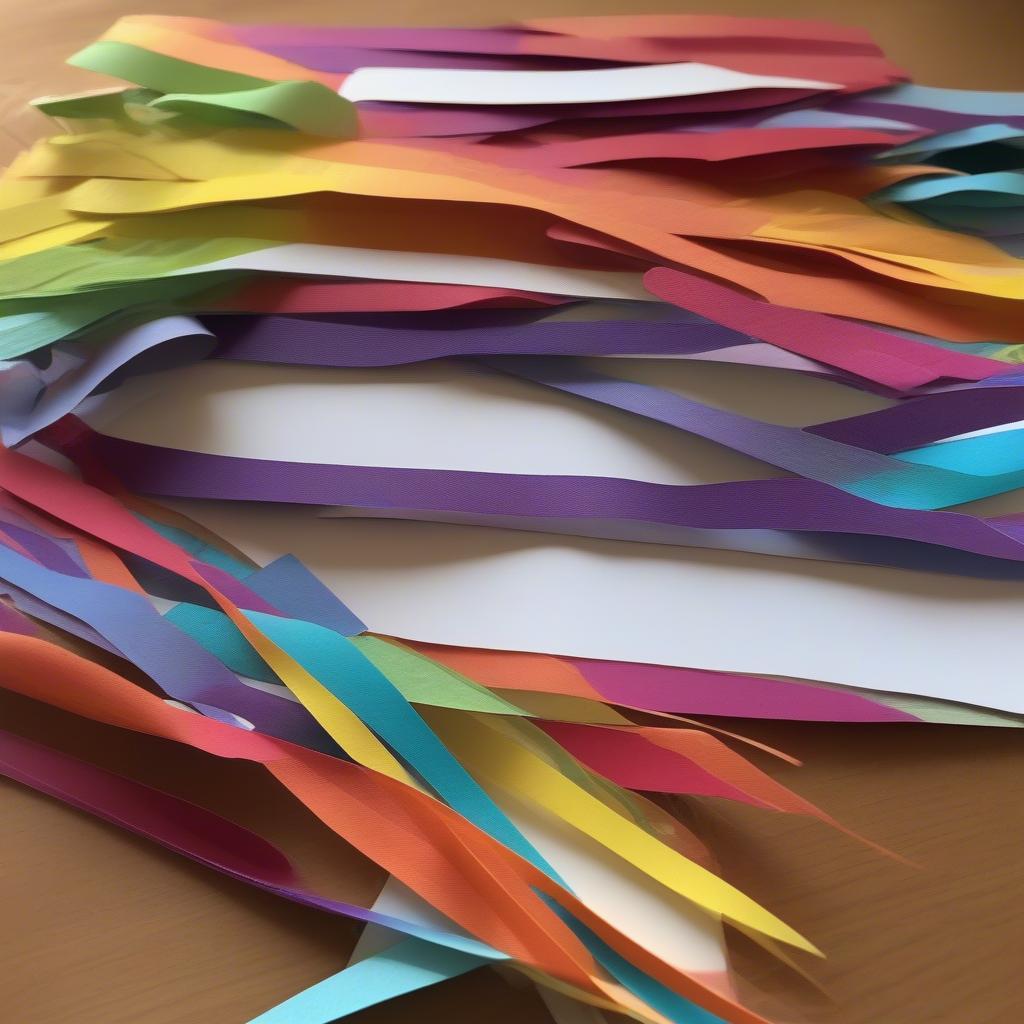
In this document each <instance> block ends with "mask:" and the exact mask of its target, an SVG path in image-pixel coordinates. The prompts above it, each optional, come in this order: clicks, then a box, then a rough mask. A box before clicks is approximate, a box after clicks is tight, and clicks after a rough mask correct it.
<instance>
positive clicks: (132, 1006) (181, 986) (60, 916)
mask: <svg viewBox="0 0 1024 1024" xmlns="http://www.w3.org/2000/svg"><path fill="white" fill-rule="evenodd" d="M631 8H633V9H635V10H650V11H654V10H660V11H673V12H682V11H693V12H700V11H702V10H703V11H709V10H713V11H715V12H716V13H729V14H755V15H760V16H769V15H777V16H790V17H801V16H803V17H832V18H834V19H836V20H842V21H847V22H850V23H854V24H859V25H862V26H864V27H866V28H868V29H870V30H871V31H872V32H873V33H874V34H875V36H876V38H877V39H878V40H879V41H880V42H881V43H882V45H883V46H884V47H885V48H886V50H887V51H888V52H889V53H890V55H891V56H892V57H893V58H894V59H896V60H897V61H900V62H902V63H903V64H904V65H905V66H906V67H908V68H909V69H910V70H911V72H912V73H913V74H914V77H915V78H916V79H917V80H918V81H920V82H923V83H925V84H930V85H940V86H962V87H971V88H988V89H1024V69H1022V67H1021V52H1020V51H1021V43H1022V41H1024V40H1022V37H1021V25H1022V16H1021V11H1020V5H1019V4H1018V3H1015V2H1013V0H1006V2H1002V0H974V2H967V0H860V2H858V3H842V2H838V0H804V2H799V0H789V2H787V0H763V2H758V0H748V2H746V3H741V2H730V3H721V4H718V3H715V2H714V0H705V2H704V3H703V4H701V3H697V4H693V3H679V2H668V3H665V2H662V3H658V2H655V0H647V2H640V3H637V4H636V6H635V7H634V5H633V4H631V3H630V2H629V0H618V2H616V0H610V2H604V0H558V2H555V3H552V2H544V0H520V2H519V3H516V4H512V3H506V2H502V0H482V2H478V3H475V4H469V3H466V2H465V0H443V2H442V0H433V2H429V3H417V2H416V0H393V2H391V3H389V4H387V5H382V6H379V7H378V8H370V7H368V8H363V7H361V6H360V5H357V4H355V3H351V2H340V3H339V2H334V3H318V2H316V0H296V2H293V3H290V4H273V3H269V2H254V0H253V2H244V0H243V2H231V0H222V2H221V3H219V4H217V5H214V6H213V7H211V5H209V4H205V3H201V2H198V0H180V2H177V3H156V4H151V5H149V7H148V10H147V8H146V7H143V8H142V9H143V10H147V13H168V14H170V13H175V14H190V15H205V16H213V17H218V18H221V19H224V20H237V21H245V20H250V21H257V20H262V21H272V20H292V21H307V22H333V23H343V22H346V21H347V22H349V23H352V24H372V23H375V22H380V23H384V22H388V23H395V24H400V23H406V24H453V25H458V24H473V23H484V22H488V21H490V22H499V21H502V20H504V21H509V20H513V19H515V18H522V17H527V16H539V15H545V14H547V15H553V14H567V13H577V14H579V13H613V12H615V11H624V10H629V9H631ZM0 12H2V14H3V21H2V24H3V28H4V31H3V34H2V36H0V54H2V56H3V62H2V64H0V158H2V159H4V160H6V159H8V158H9V157H10V155H12V153H13V152H14V151H16V150H17V149H18V148H20V147H21V146H23V145H25V144H26V143H28V142H30V141H31V140H32V138H34V137H36V136H37V135H39V134H40V133H41V131H42V130H43V129H44V128H45V125H44V124H43V123H42V121H41V119H39V118H37V117H36V115H34V114H31V113H26V112H25V111H24V109H23V108H24V103H25V100H26V99H27V98H29V97H31V96H35V95H40V94H43V93H58V92H62V91H69V90H73V89H76V88H88V87H89V86H90V84H95V82H96V79H95V78H94V77H92V76H89V75H87V74H85V73H84V72H79V71H76V70H74V69H69V68H64V67H62V65H61V61H62V60H63V58H64V57H65V56H67V55H68V54H70V53H71V52H73V51H74V50H75V49H76V48H78V47H79V46H80V45H82V44H84V43H86V42H88V41H89V40H91V39H92V38H93V37H95V36H96V35H97V34H98V33H99V32H100V31H102V30H103V29H104V28H105V27H106V26H107V25H108V24H109V23H110V22H112V21H113V20H114V19H115V18H117V17H118V16H120V15H121V14H127V13H132V12H133V7H132V5H131V4H128V3H126V2H124V0H51V2H50V3H48V4H46V5H45V6H38V7H37V6H36V5H34V4H28V3H24V2H23V0H22V2H18V3H15V2H14V0H0ZM936 642H937V643H967V642H970V638H969V637H955V636H954V637H950V636H943V637H936ZM0 703H2V705H3V712H4V723H5V726H6V727H7V728H10V729H13V730H15V731H18V732H21V733H23V734H25V735H30V736H33V737H35V738H39V739H42V740H44V741H47V740H48V741H50V742H52V743H54V744H55V745H57V746H59V747H61V748H62V749H65V750H68V751H71V752H76V753H79V754H81V755H82V756H86V757H88V758H90V759H92V760H94V761H96V762H97V763H100V764H104V765H107V766H110V767H115V768H116V767H121V768H124V769H128V770H130V771H132V772H133V773H136V774H137V775H139V776H140V777H142V778H144V779H146V780H148V781H151V782H153V783H154V784H156V785H158V786H161V787H163V788H165V789H168V790H171V791H174V792H180V793H185V794H192V795H196V794H200V795H201V796H202V799H203V801H204V802H205V803H206V804H207V805H208V806H211V807H213V808H214V809H216V810H219V811H221V813H225V814H228V815H230V816H231V817H233V818H235V819H236V820H239V821H241V822H243V823H245V824H249V825H256V826H258V827H259V828H261V829H263V830H264V831H266V832H267V833H268V834H269V835H270V837H271V838H273V839H275V840H277V841H279V842H280V843H281V845H283V846H284V847H286V848H287V849H288V850H292V851H302V852H304V853H306V854H307V855H308V856H309V857H310V858H311V859H312V862H313V865H314V870H315V872H316V873H317V875H318V877H320V878H322V879H323V880H324V884H325V885H326V886H328V887H329V888H331V890H332V891H333V892H335V893H336V894H338V895H347V896H350V897H353V898H364V899H365V898H367V897H368V896H369V897H370V898H372V894H373V892H374V888H375V886H376V885H377V884H378V882H379V879H377V878H376V876H375V874H374V870H373V869H371V868H368V867H367V865H365V864H362V863H360V862H359V861H358V859H356V858H354V857H353V856H352V855H351V854H350V852H349V851H348V850H347V849H345V848H344V846H343V844H342V843H341V842H340V841H338V840H336V838H335V837H333V835H332V834H330V833H328V832H327V831H326V830H325V829H323V828H321V827H319V826H317V825H316V824H315V823H312V822H310V821H308V820H307V819H306V816H305V815H304V814H303V813H302V812H301V810H299V809H297V807H296V805H295V804H293V803H292V802H291V801H290V800H289V799H287V797H286V795H285V794H284V793H283V792H282V791H281V790H279V789H276V788H275V787H274V785H273V784H272V783H271V782H270V781H269V780H268V777H267V776H265V775H264V774H263V773H262V772H260V771H258V770H255V769H253V768H252V767H251V766H245V765H235V764H225V763H223V762H217V763H214V762H212V761H211V760H210V759H208V758H206V757H203V756H202V755H199V754H197V753H195V752H193V751H188V750H184V749H182V748H178V747H175V746H173V745H172V744H169V743H166V742H164V741H160V740H154V739H150V738H143V737H139V736H134V735H130V734H127V733H120V732H118V731H116V730H112V729H108V728H105V727H100V726H96V725H94V724H92V723H85V722H82V721H81V720H78V719H75V718H73V717H71V716H67V715H64V714H63V713H59V712H56V711H53V710H52V709H48V708H45V707H41V706H39V705H36V704H34V703H33V702H30V701H26V700H22V699H20V698H13V697H10V696H6V695H5V696H4V698H3V699H2V700H0ZM731 724H733V725H734V726H735V727H736V728H738V729H740V730H741V731H746V732H747V733H748V734H750V735H753V736H756V737H757V738H759V739H761V740H764V741H766V742H768V743H770V744H773V745H775V746H778V747H781V748H783V749H785V750H787V751H788V752H790V753H792V754H794V755H796V756H797V757H799V758H801V759H802V760H803V761H804V762H805V764H804V767H802V768H794V767H791V766H787V765H784V764H779V763H773V762H772V761H771V760H770V759H768V758H766V757H758V758H757V760H758V762H759V763H761V764H762V765H763V767H765V768H766V769H767V770H768V771H770V772H771V773H772V774H773V775H776V776H777V777H778V778H780V779H781V780H783V781H785V782H786V783H787V784H789V785H791V786H793V787H794V788H795V789H797V790H798V791H799V792H801V793H802V794H804V795H805V796H807V797H809V798H810V799H812V800H814V801H815V802H817V803H819V804H821V805H822V806H824V807H825V808H827V809H828V810H829V811H830V812H832V813H833V814H834V815H835V816H836V817H837V818H839V819H840V820H841V821H843V822H844V823H845V824H846V825H848V826H849V827H850V828H852V829H855V830H857V831H858V832H860V833H862V834H864V835H866V836H869V837H870V838H872V839H874V840H876V841H877V842H879V843H882V844H884V845H886V846H888V847H890V848H891V849H894V850H897V851H899V852H900V853H902V854H903V855H905V856H906V857H908V858H910V859H911V860H913V861H914V862H916V864H917V867H913V868H911V867H906V866H903V865H901V864H899V863H897V862H894V861H890V860H886V859H883V858H881V857H879V856H878V855H877V854H875V853H873V852H872V851H870V850H868V849H866V848H865V847H863V846H861V845H859V844H858V843H856V842H855V841H853V840H851V839H849V838H846V837H844V836H842V835H840V834H837V833H834V832H832V831H830V830H828V829H827V828H825V827H824V826H822V825H820V824H817V823H813V822H809V821H796V820H793V819H790V818H783V817H781V816H777V815H772V814H770V813H767V812H757V811H753V810H748V809H743V810H737V809H735V808H731V807H726V806H724V805H723V804H722V803H721V802H711V801H703V802H702V801H697V800H694V801H689V802H688V803H687V805H686V808H685V810H684V813H685V815H686V816H687V818H688V820H689V821H690V822H691V824H693V826H694V827H695V828H696V829H697V831H698V832H699V834H701V835H702V836H703V837H704V838H705V839H706V840H707V841H708V843H709V845H710V846H711V848H712V849H713V850H714V852H715V854H716V855H717V857H718V858H719V861H720V863H721V864H722V866H723V869H724V871H725V873H726V876H727V877H728V878H729V879H730V880H732V881H733V882H735V883H736V884H738V885H739V886H740V887H742V888H744V889H746V890H747V891H748V892H750V893H751V895H753V896H754V897H755V898H759V899H762V900H763V901H764V902H766V903H767V904H768V905H769V906H770V907H771V908H772V909H773V910H774V911H776V912H777V913H779V914H780V915H781V916H782V917H783V918H785V919H786V920H787V921H789V922H790V923H791V924H793V925H794V926H796V927H797V928H798V929H800V930H801V931H802V932H803V933H804V934H806V935H808V936H810V937H811V938H813V939H814V940H815V941H816V942H817V943H818V945H819V946H820V947H821V948H822V949H824V950H825V951H826V953H827V954H828V959H827V960H826V961H825V962H823V963H817V962H815V963H812V964H809V965H808V966H809V968H810V969H811V971H812V972H813V976H814V978H815V979H816V981H817V982H818V983H820V984H821V985H822V986H823V987H824V988H825V990H826V991H827V993H828V997H829V998H827V999H826V998H825V997H824V996H822V995H821V994H820V993H819V992H817V991H816V990H815V988H814V987H812V986H811V985H809V984H808V983H807V982H805V981H802V980H801V979H800V978H799V976H798V975H796V974H794V973H793V972H790V971H788V970H786V969H784V968H781V967H779V966H777V965H775V964H773V963H771V962H768V961H767V960H766V959H765V958H764V957H763V956H761V955H760V954H758V953H757V952H756V951H754V950H753V949H751V948H748V947H747V946H746V945H744V944H741V943H740V942H739V941H737V942H735V943H733V944H732V949H733V953H734V956H735V959H736V962H737V963H738V964H740V965H741V966H742V968H743V970H744V972H745V973H746V974H747V976H748V977H750V978H751V979H752V981H753V982H754V984H755V985H756V989H752V990H751V991H748V992H747V993H746V994H747V996H748V998H749V1000H750V1001H751V1002H752V1004H753V1005H755V1006H756V1007H757V1008H760V1009H762V1010H763V1011H764V1012H766V1013H769V1014H772V1015H774V1016H775V1018H776V1019H777V1020H779V1021H787V1022H807V1024H817V1022H823V1024H1017V1022H1020V1021H1024V983H1022V980H1021V963H1022V958H1021V950H1022V948H1024V849H1022V845H1024V801H1022V800H1021V799H1020V782H1021V779H1022V778H1024V744H1022V734H1021V733H1020V732H1019V731H1017V730H1001V729H973V728H956V727H945V726H926V725H914V726H824V725H778V724H775V725H770V724H764V723H757V722H749V723H748V722H742V723H738V724H737V723H731ZM240 792H241V793H244V794H245V801H244V804H243V805H242V806H239V805H238V802H237V796H236V794H238V793H240ZM0 799H2V801H3V825H4V829H3V835H4V838H3V846H2V855H0V902H2V906H3V912H2V915H0V920H2V927H0V1020H2V1021H4V1022H10V1024H67V1022H72V1021H74V1022H76V1024H192V1022H204V1024H239V1022H244V1021H246V1020H248V1019H249V1018H250V1017H252V1016H253V1015H255V1014H256V1013H258V1012H260V1011H261V1010H264V1009H266V1008H267V1007H269V1006H271V1005H273V1004H274V1003H276V1002H278V1001H280V1000H281V999H283V998H285V997H287V996H289V995H291V994H293V993H294V992H296V991H298V990H299V989H300V988H303V987H305V986H307V985H309V984H312V983H313V982H315V981H318V980H320V979H321V978H323V977H325V976H326V975H328V974H330V973H333V972H334V971H336V970H338V969H340V968H341V967H342V966H343V965H344V963H345V958H346V953H347V951H348V950H349V949H350V948H351V944H352V941H353V937H354V934H355V931H354V928H353V927H352V926H351V925H349V924H348V923H346V922H345V921H339V920H337V919H332V918H329V917H327V916H326V915H322V914H320V913H318V912H315V911H312V910H307V909H303V908H300V907H297V906H293V905H291V904H288V903H285V902H284V901H281V900H277V899H275V898H274V897H271V896H269V895H263V894H260V893H256V892H253V891H252V890H250V889H247V888H246V887H245V886H243V885H242V884H240V883H234V882H231V881H228V880H225V879H223V878H221V877H219V876H216V875H214V874H213V873H212V872H210V871H207V870H205V869H203V868H200V867H198V866H195V865H193V864H191V863H186V862H185V861H183V860H182V859H181V858H179V857H176V856H174V855H172V854H170V853H167V852H165V851H164V850H162V849H159V848H156V847H154V846H153V845H151V844H149V843H147V842H145V841H143V840H140V839H136V838H133V837H131V836H129V835H127V834H125V833H124V832H121V831H119V830H118V829H116V828H114V827H111V826H107V825H105V824H102V823H99V822H97V821H96V820H94V819H92V818H90V817H87V816H85V815H82V814H79V813H77V812H74V811H71V810H69V809H67V808H65V807H63V806H61V805H59V804H57V803H55V802H53V801H51V800H49V799H47V798H45V797H42V796H39V795H37V794H35V793H33V792H30V791H28V790H26V789H23V788H22V787H21V786H18V785H15V784H13V783H7V782H2V783H0ZM358 1019H360V1020H361V1021H365V1022H370V1021H373V1022H377V1024H384V1022H397V1021H404V1020H421V1019H427V1020H445V1019H448V1020H452V1021H460V1022H461V1021H478V1020H479V1021H489V1022H490V1021H493V1022H497V1024H501V1022H509V1024H511V1022H513V1021H515V1022H517V1024H533V1022H535V1021H536V1022H540V1021H546V1020H547V1019H548V1017H547V1015H546V1013H545V1011H544V1009H543V1007H542V1006H541V1004H540V1003H539V1001H538V999H537V997H536V995H535V994H534V993H533V992H532V991H530V990H529V989H527V988H522V987H516V986H514V985H512V984H511V983H510V982H509V981H508V980H506V979H503V978H502V977H499V976H498V975H496V974H494V973H492V972H488V971H481V972H476V973H475V974H471V975H469V976H467V977H465V978H463V979H460V980H458V981H453V982H448V983H446V984H445V985H442V986H438V987H437V988H436V989H434V990H431V991H428V992H425V993H421V994H418V995H415V996H410V997H407V998H404V999H401V1000H398V1001H396V1002H394V1003H391V1004H388V1005H386V1006H383V1007H380V1008H377V1009H375V1010H373V1011H370V1012H367V1013H364V1014H363V1015H362V1016H361V1017H360V1018H358Z"/></svg>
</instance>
